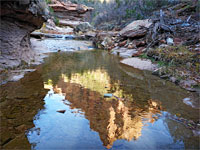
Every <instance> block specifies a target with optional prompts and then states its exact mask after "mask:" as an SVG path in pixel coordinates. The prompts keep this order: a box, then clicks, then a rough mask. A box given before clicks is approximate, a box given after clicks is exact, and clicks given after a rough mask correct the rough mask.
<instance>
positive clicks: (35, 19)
mask: <svg viewBox="0 0 200 150" xmlns="http://www.w3.org/2000/svg"><path fill="white" fill-rule="evenodd" d="M0 10H1V13H0V16H1V26H0V41H1V48H0V71H1V70H2V69H5V68H13V67H17V66H19V65H20V64H22V63H30V62H31V60H33V59H34V53H33V51H32V50H31V46H30V33H31V32H32V31H34V30H35V29H38V28H41V26H42V24H43V22H44V21H45V20H46V19H47V16H48V7H47V5H46V3H45V2H44V1H40V0H32V1H30V0H12V1H1V4H0Z"/></svg>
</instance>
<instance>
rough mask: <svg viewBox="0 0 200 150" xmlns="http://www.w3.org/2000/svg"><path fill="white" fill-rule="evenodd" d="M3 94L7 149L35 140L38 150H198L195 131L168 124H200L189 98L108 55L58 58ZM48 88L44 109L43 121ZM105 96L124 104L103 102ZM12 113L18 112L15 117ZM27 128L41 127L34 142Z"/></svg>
mask: <svg viewBox="0 0 200 150" xmlns="http://www.w3.org/2000/svg"><path fill="white" fill-rule="evenodd" d="M1 89H3V90H2V91H0V92H1V93H0V94H1V95H0V98H3V99H1V108H3V109H2V112H3V113H2V112H1V114H0V115H1V118H3V121H2V122H1V127H3V128H2V129H3V130H1V136H2V135H3V136H2V137H4V138H1V140H2V139H3V140H2V141H3V143H4V144H2V143H1V145H3V146H4V147H6V146H8V145H10V147H9V148H18V149H23V148H24V147H23V146H22V145H24V144H22V143H23V142H26V144H27V145H29V144H28V141H29V142H30V143H31V145H32V149H106V147H107V148H110V147H112V148H113V149H120V150H121V149H164V148H165V149H184V148H185V149H198V148H199V137H198V136H195V135H194V134H193V131H192V130H190V129H188V128H187V127H186V126H184V125H183V124H182V123H180V122H178V121H176V120H172V119H171V118H169V117H167V116H168V114H170V115H172V116H173V115H177V116H179V117H183V118H185V119H187V120H193V121H195V122H198V121H199V110H197V109H193V108H192V107H190V106H188V105H186V104H184V103H183V102H182V100H183V99H184V98H186V97H189V96H190V93H187V92H186V91H184V90H182V89H180V88H178V87H177V86H175V85H173V84H171V83H169V82H166V81H164V80H160V79H159V78H157V77H155V76H152V75H151V73H149V72H145V71H140V70H137V69H135V70H134V69H132V68H129V67H126V66H123V65H121V64H119V60H118V58H117V57H114V56H110V55H109V54H107V53H106V52H101V51H97V52H95V51H92V52H78V53H69V54H68V53H55V54H52V55H50V57H49V58H47V59H46V61H45V63H44V65H43V66H42V68H39V69H37V71H36V72H33V73H30V74H27V76H26V77H25V78H24V79H22V80H20V82H17V84H8V85H5V87H3V88H2V87H1ZM46 89H48V90H49V93H48V94H47V95H46V97H45V99H44V100H45V105H44V109H42V110H41V111H39V112H38V114H37V115H36V113H37V111H38V108H42V105H43V101H42V99H43V97H44V96H45V94H46ZM105 93H112V94H114V95H115V96H116V97H118V98H114V97H113V98H108V99H107V98H104V97H103V95H104V94H105ZM27 100H28V101H27ZM5 101H7V102H6V103H5ZM2 106H3V107H2ZM7 108H9V109H10V110H12V111H9V112H11V113H9V115H7V114H6V113H7V112H8V111H7ZM22 110H23V111H22ZM58 110H65V113H59V112H57V111H58ZM28 114H30V115H28ZM13 115H15V116H17V117H14V118H12V117H13ZM10 116H11V118H9V117H10ZM23 116H25V117H23ZM33 116H35V120H34V122H32V120H33ZM23 121H24V122H23ZM26 121H27V122H28V123H27V122H26ZM15 123H17V124H15ZM22 123H25V124H26V125H27V124H28V125H31V126H27V128H30V127H32V126H33V123H34V125H35V127H34V128H32V129H31V130H29V132H28V134H27V138H28V141H27V139H26V138H25V130H26V129H27V128H23V126H20V125H21V124H22ZM17 129H18V130H17ZM2 131H3V132H2ZM7 131H9V132H7ZM4 133H9V135H7V134H4ZM10 133H11V134H10ZM16 133H20V135H22V136H23V137H24V138H23V139H21V140H20V141H18V140H15V138H13V135H14V137H18V138H19V137H20V136H18V134H16ZM4 135H5V136H4ZM10 139H11V140H10ZM2 141H1V142H2ZM13 143H14V145H12V144H13ZM27 145H26V147H28V146H27ZM29 146H30V145H29ZM4 147H3V148H4Z"/></svg>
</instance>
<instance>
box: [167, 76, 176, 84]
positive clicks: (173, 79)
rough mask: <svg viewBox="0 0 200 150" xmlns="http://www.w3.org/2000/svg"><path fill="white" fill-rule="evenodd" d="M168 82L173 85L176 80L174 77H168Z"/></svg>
mask: <svg viewBox="0 0 200 150" xmlns="http://www.w3.org/2000/svg"><path fill="white" fill-rule="evenodd" d="M169 80H170V81H171V82H173V83H175V82H176V80H177V79H176V78H175V77H170V79H169Z"/></svg>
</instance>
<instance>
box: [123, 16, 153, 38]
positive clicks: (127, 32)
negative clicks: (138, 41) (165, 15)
mask: <svg viewBox="0 0 200 150" xmlns="http://www.w3.org/2000/svg"><path fill="white" fill-rule="evenodd" d="M151 25H152V21H151V20H148V19H146V20H136V21H133V22H132V23H130V24H129V25H127V26H126V27H125V28H123V29H122V30H121V31H120V35H121V36H122V37H128V38H135V37H142V36H145V35H146V33H147V31H148V28H149V27H150V26H151Z"/></svg>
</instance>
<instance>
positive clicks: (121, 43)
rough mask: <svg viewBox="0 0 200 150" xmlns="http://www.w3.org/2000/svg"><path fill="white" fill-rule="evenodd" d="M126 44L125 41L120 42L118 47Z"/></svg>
mask: <svg viewBox="0 0 200 150" xmlns="http://www.w3.org/2000/svg"><path fill="white" fill-rule="evenodd" d="M126 43H127V40H125V41H122V42H120V43H119V46H120V47H122V46H124V45H126Z"/></svg>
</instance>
